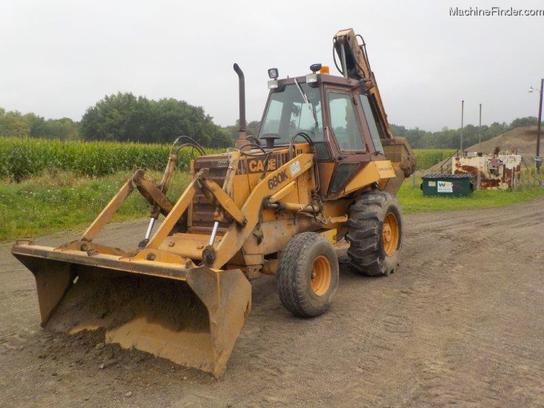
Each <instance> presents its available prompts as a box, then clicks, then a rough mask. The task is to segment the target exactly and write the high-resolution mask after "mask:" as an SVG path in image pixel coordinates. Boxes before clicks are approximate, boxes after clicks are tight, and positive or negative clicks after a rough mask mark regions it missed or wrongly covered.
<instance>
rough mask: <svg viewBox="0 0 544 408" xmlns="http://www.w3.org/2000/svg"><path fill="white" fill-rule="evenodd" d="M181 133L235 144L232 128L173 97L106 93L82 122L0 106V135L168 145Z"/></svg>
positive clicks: (207, 141)
mask: <svg viewBox="0 0 544 408" xmlns="http://www.w3.org/2000/svg"><path fill="white" fill-rule="evenodd" d="M181 135H186V136H190V137H192V138H193V139H195V140H196V141H197V142H199V143H200V144H201V145H203V146H208V147H227V146H231V145H232V144H233V138H232V136H231V131H230V129H228V128H222V127H221V126H218V125H216V124H215V123H214V122H213V118H212V117H211V116H210V115H207V114H206V113H205V111H204V109H203V108H202V107H197V106H192V105H190V104H188V103H187V102H185V101H180V100H177V99H174V98H164V99H160V100H151V99H148V98H146V97H143V96H135V95H133V94H132V93H117V94H113V95H108V96H106V97H104V98H103V99H101V100H100V101H98V102H97V103H96V104H95V105H93V106H91V107H90V108H88V109H87V111H86V112H85V114H84V115H83V117H82V118H81V121H80V122H76V121H73V120H72V119H69V118H62V119H44V118H42V117H40V116H38V115H36V114H34V113H27V114H22V113H20V112H17V111H9V112H6V111H5V110H4V109H2V108H0V136H16V137H26V136H29V137H39V138H50V139H61V140H70V139H82V140H104V141H120V142H128V141H130V142H141V143H170V142H172V141H173V140H174V138H176V137H177V136H181Z"/></svg>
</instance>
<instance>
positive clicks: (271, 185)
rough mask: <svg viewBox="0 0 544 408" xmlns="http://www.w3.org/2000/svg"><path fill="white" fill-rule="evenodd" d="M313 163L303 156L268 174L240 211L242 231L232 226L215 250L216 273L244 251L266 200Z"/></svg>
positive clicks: (312, 156)
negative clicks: (244, 246) (243, 218)
mask: <svg viewBox="0 0 544 408" xmlns="http://www.w3.org/2000/svg"><path fill="white" fill-rule="evenodd" d="M313 162H314V155H313V154H310V153H303V154H300V155H298V156H296V157H295V158H293V159H292V160H290V161H288V162H287V163H285V164H284V165H283V166H281V167H279V168H278V169H277V170H275V171H272V172H269V173H267V175H266V176H265V177H264V178H263V179H261V181H260V182H259V183H258V184H257V185H256V186H255V187H254V188H253V190H252V191H251V194H250V195H249V196H248V198H247V200H246V201H245V203H244V205H243V206H242V209H241V210H242V213H243V214H244V215H245V218H246V223H245V224H244V225H243V226H242V227H241V228H240V226H239V225H237V224H232V225H231V226H230V227H229V228H228V230H227V232H226V233H225V235H224V236H223V238H222V239H221V241H220V242H219V243H218V244H217V245H216V247H215V248H214V253H215V256H214V260H213V264H212V265H211V267H212V268H213V269H220V268H221V267H223V266H224V265H225V264H226V263H227V262H228V261H230V260H231V259H232V257H233V256H234V255H235V254H236V252H238V251H239V250H240V248H242V246H243V245H244V243H245V242H246V240H247V238H248V236H249V235H250V234H251V233H252V232H253V230H254V229H255V226H256V225H257V222H258V221H259V216H260V210H261V208H262V206H263V202H264V200H265V199H266V198H268V197H270V196H272V195H273V194H275V193H277V192H278V191H280V190H281V189H282V188H284V187H286V186H287V185H289V184H290V183H291V182H292V181H293V180H295V179H296V178H298V177H300V176H301V175H302V174H304V173H305V172H306V171H308V170H309V169H311V168H312V166H313Z"/></svg>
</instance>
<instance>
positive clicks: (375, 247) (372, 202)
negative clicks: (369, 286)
mask: <svg viewBox="0 0 544 408" xmlns="http://www.w3.org/2000/svg"><path fill="white" fill-rule="evenodd" d="M346 239H347V241H348V242H349V244H350V247H349V249H348V256H349V258H350V265H351V267H352V269H353V270H355V271H356V272H358V273H360V274H362V275H367V276H386V275H389V274H390V273H393V272H394V271H395V269H396V268H397V266H398V263H399V260H398V258H399V257H398V252H399V249H400V247H401V244H402V215H401V211H400V208H399V206H398V204H397V200H396V199H395V198H394V197H393V196H392V195H391V194H389V193H387V192H384V191H379V190H372V191H369V192H367V193H364V194H363V195H361V196H360V197H359V198H358V199H357V200H356V201H355V203H353V205H352V206H351V208H350V216H349V220H348V233H347V236H346Z"/></svg>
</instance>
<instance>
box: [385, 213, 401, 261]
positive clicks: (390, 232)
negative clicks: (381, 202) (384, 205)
mask: <svg viewBox="0 0 544 408" xmlns="http://www.w3.org/2000/svg"><path fill="white" fill-rule="evenodd" d="M382 235H383V250H384V251H385V254H386V255H387V256H391V255H393V254H394V253H395V251H396V250H397V248H398V246H399V238H400V228H399V222H398V220H397V217H396V216H395V214H393V213H388V214H387V215H386V216H385V220H383V232H382Z"/></svg>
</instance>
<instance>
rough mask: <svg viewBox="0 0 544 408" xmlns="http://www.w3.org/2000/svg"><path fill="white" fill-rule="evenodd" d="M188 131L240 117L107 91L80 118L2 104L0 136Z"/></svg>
mask: <svg viewBox="0 0 544 408" xmlns="http://www.w3.org/2000/svg"><path fill="white" fill-rule="evenodd" d="M536 124H537V119H536V118H535V117H532V116H530V117H525V118H518V119H515V120H513V121H512V122H511V123H509V124H508V123H505V122H503V123H499V122H494V123H492V124H491V125H484V126H482V127H481V128H480V127H478V126H474V125H467V126H465V127H464V128H463V129H462V132H463V139H464V146H466V147H468V146H471V145H474V144H476V143H478V137H479V136H480V135H481V138H482V141H485V140H488V139H491V138H493V137H495V136H497V135H499V134H501V133H504V132H506V131H508V130H510V129H513V128H515V127H520V126H530V125H536ZM259 126H260V123H259V122H258V121H251V122H249V123H248V124H247V132H248V134H251V135H253V136H257V135H258V133H259ZM391 128H392V131H393V133H394V134H395V135H396V136H402V137H405V138H407V139H408V141H409V142H410V145H411V146H412V147H413V148H450V149H451V148H453V149H457V148H459V139H460V135H461V129H448V128H443V129H441V130H439V131H436V132H430V131H426V130H423V129H419V128H417V127H416V128H411V129H410V128H406V127H404V126H401V125H394V124H392V125H391ZM180 135H187V136H190V137H192V138H194V139H195V140H196V141H197V142H199V143H200V144H202V145H203V146H209V147H228V146H232V144H233V143H234V140H236V138H237V137H238V123H235V124H234V125H232V126H226V127H221V126H219V125H217V124H215V123H214V122H213V118H212V117H211V116H210V115H208V114H206V112H205V111H204V109H203V108H202V107H198V106H192V105H190V104H188V103H187V102H185V101H181V100H177V99H174V98H164V99H159V100H152V99H148V98H146V97H143V96H135V95H133V94H132V93H116V94H112V95H108V96H105V97H104V98H103V99H101V100H100V101H98V102H97V103H96V104H95V105H93V106H91V107H90V108H88V109H87V111H86V112H85V114H84V115H83V117H82V118H81V121H80V122H76V121H73V120H72V119H70V118H61V119H45V118H43V117H41V116H38V115H36V114H34V113H27V114H22V113H20V112H16V111H8V112H7V111H5V110H4V109H2V108H0V136H18V137H24V136H30V137H39V138H50V139H61V140H73V139H83V140H105V141H121V142H124V141H127V142H128V141H130V142H143V143H170V142H171V141H172V140H173V139H174V138H175V137H176V136H180Z"/></svg>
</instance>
